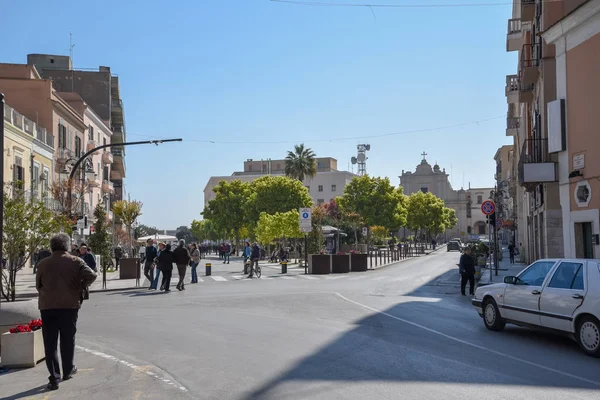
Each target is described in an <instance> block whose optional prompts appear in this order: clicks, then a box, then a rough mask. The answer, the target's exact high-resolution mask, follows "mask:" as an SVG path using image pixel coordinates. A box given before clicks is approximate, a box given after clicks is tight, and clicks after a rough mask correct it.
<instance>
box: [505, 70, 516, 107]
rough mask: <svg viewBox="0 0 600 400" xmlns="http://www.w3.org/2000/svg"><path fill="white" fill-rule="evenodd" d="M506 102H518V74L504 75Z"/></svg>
mask: <svg viewBox="0 0 600 400" xmlns="http://www.w3.org/2000/svg"><path fill="white" fill-rule="evenodd" d="M504 90H505V92H506V102H507V103H508V104H517V103H519V77H518V75H506V88H505V89H504Z"/></svg>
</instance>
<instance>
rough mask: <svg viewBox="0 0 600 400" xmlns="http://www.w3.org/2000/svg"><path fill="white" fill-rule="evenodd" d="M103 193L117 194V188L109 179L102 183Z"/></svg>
mask: <svg viewBox="0 0 600 400" xmlns="http://www.w3.org/2000/svg"><path fill="white" fill-rule="evenodd" d="M102 191H103V192H104V193H110V194H114V193H115V186H114V185H113V183H112V182H111V181H109V180H107V179H105V180H103V181H102Z"/></svg>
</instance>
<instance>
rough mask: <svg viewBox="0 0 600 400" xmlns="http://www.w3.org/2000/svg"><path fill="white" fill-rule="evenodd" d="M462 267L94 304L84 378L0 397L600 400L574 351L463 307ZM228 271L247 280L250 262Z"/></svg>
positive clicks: (269, 282)
mask: <svg viewBox="0 0 600 400" xmlns="http://www.w3.org/2000/svg"><path fill="white" fill-rule="evenodd" d="M459 256H460V254H459V253H457V252H450V253H448V252H446V251H445V249H442V250H441V251H438V252H436V253H433V254H431V255H429V256H426V257H420V258H416V259H408V260H405V261H402V262H400V263H398V264H395V265H391V266H388V267H384V268H381V269H379V270H376V271H367V272H365V273H352V274H346V275H332V276H328V277H310V278H317V279H307V277H303V276H302V275H298V274H296V275H293V276H290V277H289V278H293V279H284V278H283V277H281V278H272V279H253V280H251V279H239V280H238V279H228V280H227V283H226V282H219V281H217V280H212V279H211V280H209V279H206V278H205V277H203V278H204V282H203V283H202V284H197V285H190V284H188V285H186V288H187V290H185V291H183V292H178V291H176V290H173V291H172V292H171V293H169V294H165V293H162V292H156V291H149V290H145V289H140V290H135V291H122V292H110V293H95V294H93V295H92V296H91V298H90V300H89V301H87V302H85V303H84V305H83V308H82V310H81V312H80V317H79V330H78V346H79V347H78V352H77V357H78V358H77V363H78V365H79V367H80V368H81V370H80V371H81V372H80V373H79V374H78V375H77V376H76V377H75V378H74V379H73V380H71V381H68V382H64V383H61V386H60V389H59V390H58V391H57V392H43V393H40V390H41V389H39V387H40V386H41V385H42V384H45V379H46V375H47V373H46V371H45V366H44V365H43V364H40V365H38V367H36V368H35V369H31V370H24V371H17V372H13V373H8V374H0V398H2V396H3V395H4V396H6V397H5V398H8V399H17V398H39V399H75V398H81V396H85V397H87V398H94V399H95V398H107V399H108V398H124V399H130V398H132V399H146V398H148V399H154V398H156V399H159V398H162V399H165V398H168V399H324V400H331V399H399V398H402V399H444V400H446V399H461V400H462V399H478V400H479V399H486V400H487V399H503V400H504V399H531V398H543V399H548V400H550V399H557V400H558V399H570V400H575V399H595V400H598V399H600V361H599V360H597V359H593V358H590V357H587V356H585V355H584V354H583V353H582V352H581V351H580V350H579V349H578V347H577V345H576V344H575V342H573V341H571V340H570V339H568V338H564V337H561V336H556V335H553V334H547V333H540V332H533V331H530V330H527V329H523V328H517V327H512V326H507V328H506V330H505V331H504V332H501V333H496V332H490V331H488V330H487V329H486V328H485V327H484V325H483V322H482V320H481V318H480V317H479V316H478V315H477V313H476V312H475V311H474V309H473V307H472V306H471V303H470V298H469V297H463V296H461V295H460V289H459V286H458V278H459V275H458V272H457V266H456V264H457V263H458V259H459ZM216 264H218V262H214V264H213V265H216ZM226 269H228V270H229V269H230V270H231V271H232V272H230V274H231V275H233V274H235V275H240V276H241V275H242V274H241V269H242V265H241V263H239V262H238V261H236V262H232V263H231V264H229V266H226ZM236 269H237V270H239V271H240V272H237V273H236V272H235V270H236ZM202 275H203V271H202V274H200V276H201V277H202ZM188 281H189V278H188ZM5 388H8V392H6V393H5V392H3V391H5V390H6V389H5ZM35 388H37V389H35ZM26 389H30V391H28V392H26ZM19 393H21V394H20V395H19ZM23 393H25V394H23ZM19 396H20V397H19Z"/></svg>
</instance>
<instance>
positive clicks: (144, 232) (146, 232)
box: [133, 224, 159, 239]
mask: <svg viewBox="0 0 600 400" xmlns="http://www.w3.org/2000/svg"><path fill="white" fill-rule="evenodd" d="M156 233H159V230H158V229H157V228H156V227H155V226H148V225H144V224H140V225H138V226H136V227H135V229H134V230H133V236H134V237H135V238H136V239H139V238H141V237H144V236H150V235H154V234H156Z"/></svg>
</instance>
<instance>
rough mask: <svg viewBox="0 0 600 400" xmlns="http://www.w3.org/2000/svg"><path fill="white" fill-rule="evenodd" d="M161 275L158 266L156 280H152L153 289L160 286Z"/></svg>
mask: <svg viewBox="0 0 600 400" xmlns="http://www.w3.org/2000/svg"><path fill="white" fill-rule="evenodd" d="M163 275H164V274H163ZM159 277H160V269H158V268H157V269H156V276H155V277H154V280H153V281H152V285H150V287H151V288H152V289H157V288H158V278H159Z"/></svg>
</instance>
